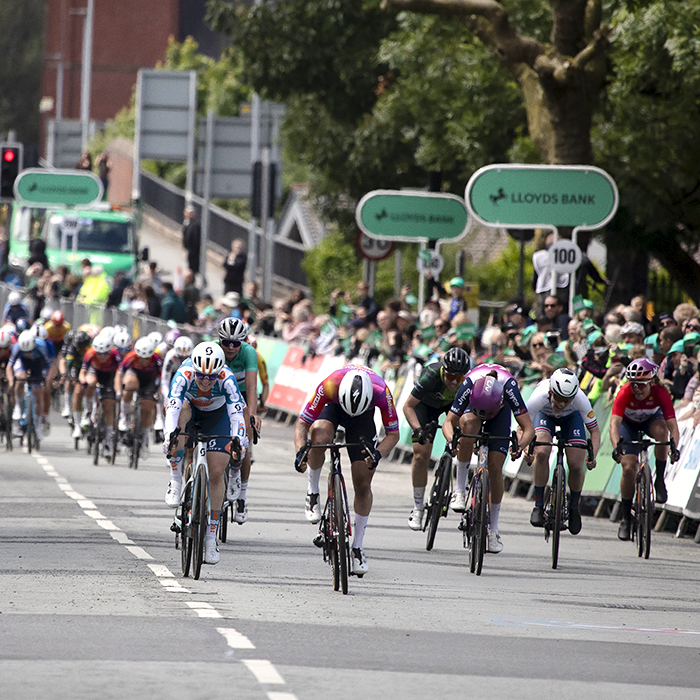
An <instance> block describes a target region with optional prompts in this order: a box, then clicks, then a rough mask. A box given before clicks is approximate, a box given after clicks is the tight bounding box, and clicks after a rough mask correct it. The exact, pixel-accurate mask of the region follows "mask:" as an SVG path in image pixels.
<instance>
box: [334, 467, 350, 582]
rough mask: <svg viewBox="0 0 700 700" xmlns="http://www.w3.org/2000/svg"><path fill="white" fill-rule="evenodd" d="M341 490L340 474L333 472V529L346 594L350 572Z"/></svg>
mask: <svg viewBox="0 0 700 700" xmlns="http://www.w3.org/2000/svg"><path fill="white" fill-rule="evenodd" d="M343 491H344V489H343V482H342V479H341V476H340V474H335V475H334V477H333V506H334V514H335V531H336V536H337V538H338V550H337V551H338V569H339V572H340V588H341V590H342V591H343V595H347V593H348V575H349V573H350V543H349V542H348V514H347V512H346V511H345V497H344V493H343ZM336 590H337V589H336Z"/></svg>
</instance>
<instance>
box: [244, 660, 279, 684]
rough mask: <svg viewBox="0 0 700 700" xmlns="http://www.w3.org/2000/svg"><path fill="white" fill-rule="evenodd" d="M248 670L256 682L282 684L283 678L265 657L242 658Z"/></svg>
mask: <svg viewBox="0 0 700 700" xmlns="http://www.w3.org/2000/svg"><path fill="white" fill-rule="evenodd" d="M242 661H243V663H244V664H245V665H246V667H247V668H248V670H249V671H250V672H251V673H252V674H253V675H254V676H255V678H256V679H257V681H258V683H277V684H280V685H284V678H282V676H280V674H279V673H278V671H277V669H276V668H275V667H274V666H273V665H272V662H271V661H267V659H242Z"/></svg>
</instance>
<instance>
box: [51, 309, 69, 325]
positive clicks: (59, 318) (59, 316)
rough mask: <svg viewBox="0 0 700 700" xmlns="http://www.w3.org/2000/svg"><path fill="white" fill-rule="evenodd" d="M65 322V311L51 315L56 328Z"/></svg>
mask: <svg viewBox="0 0 700 700" xmlns="http://www.w3.org/2000/svg"><path fill="white" fill-rule="evenodd" d="M65 320H66V317H65V316H64V315H63V311H54V312H53V313H52V314H51V321H52V322H53V324H54V326H62V325H63V322H64V321H65Z"/></svg>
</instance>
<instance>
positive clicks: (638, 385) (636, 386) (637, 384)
mask: <svg viewBox="0 0 700 700" xmlns="http://www.w3.org/2000/svg"><path fill="white" fill-rule="evenodd" d="M630 384H631V385H632V388H633V389H644V387H647V386H649V382H630Z"/></svg>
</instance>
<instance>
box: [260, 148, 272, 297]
mask: <svg viewBox="0 0 700 700" xmlns="http://www.w3.org/2000/svg"><path fill="white" fill-rule="evenodd" d="M261 187H262V191H261V192H260V204H261V206H260V209H261V211H260V229H261V238H262V243H263V244H264V251H263V253H261V255H260V259H261V261H262V275H263V290H262V292H263V299H264V300H265V301H266V302H267V303H268V304H269V303H270V302H271V301H272V269H271V263H272V250H271V248H272V237H271V235H270V231H269V221H268V220H269V216H268V212H269V208H270V149H269V148H263V149H262V183H261Z"/></svg>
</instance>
